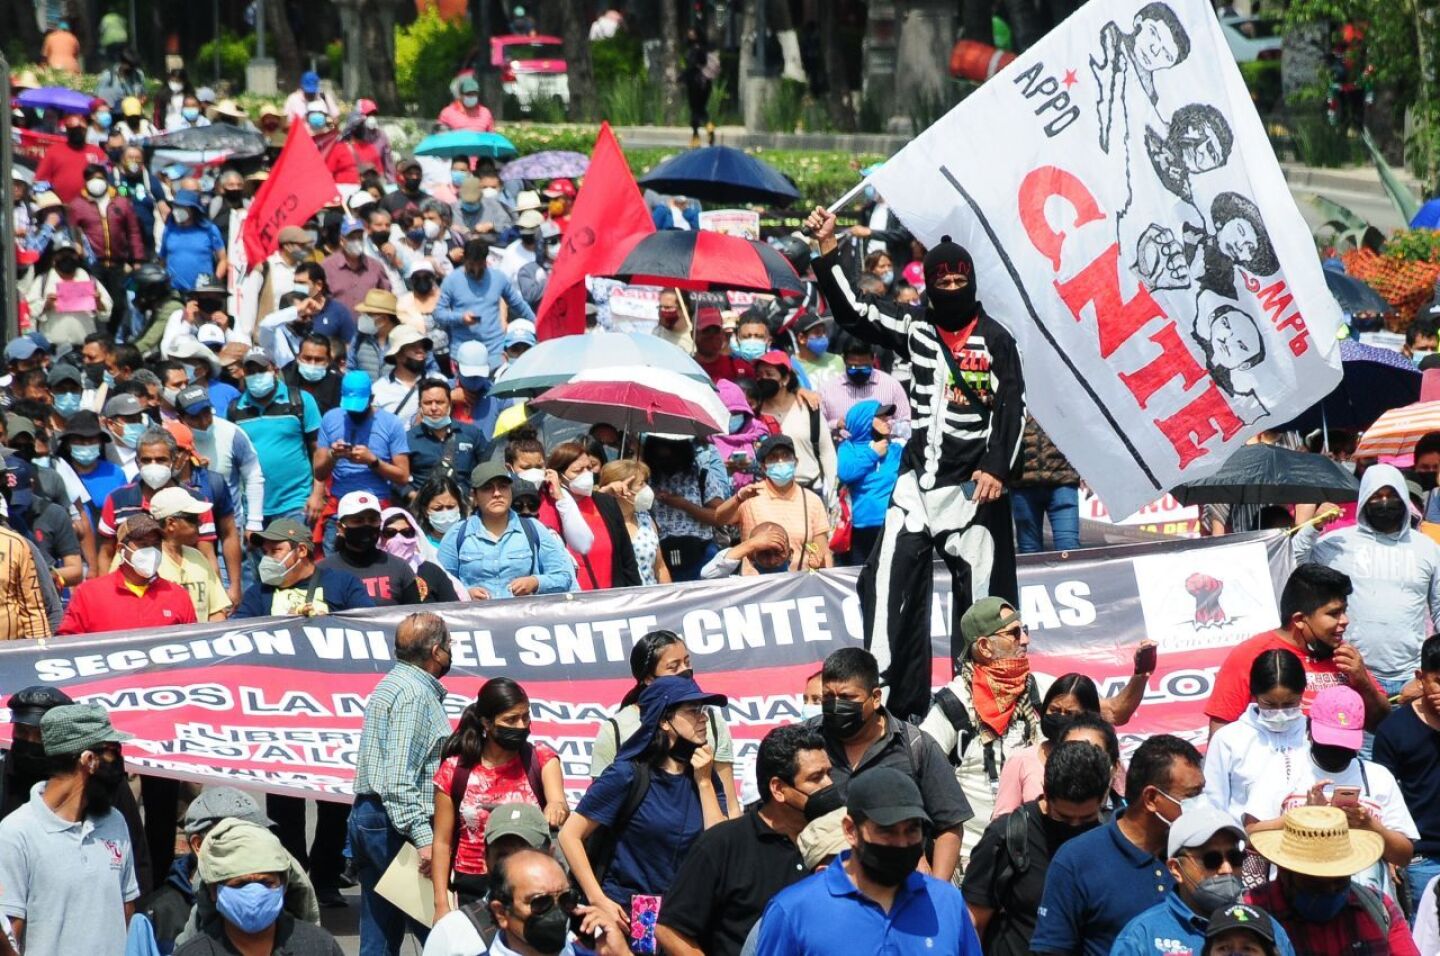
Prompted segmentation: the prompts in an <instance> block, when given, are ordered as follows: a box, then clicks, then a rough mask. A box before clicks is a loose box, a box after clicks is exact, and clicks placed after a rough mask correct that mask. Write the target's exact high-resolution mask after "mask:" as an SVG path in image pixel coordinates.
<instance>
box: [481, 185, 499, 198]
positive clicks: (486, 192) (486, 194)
mask: <svg viewBox="0 0 1440 956" xmlns="http://www.w3.org/2000/svg"><path fill="white" fill-rule="evenodd" d="M498 195H500V190H498V189H496V188H495V187H494V186H486V187H485V188H483V189H481V190H480V197H481V198H482V199H494V198H495V197H496V196H498Z"/></svg>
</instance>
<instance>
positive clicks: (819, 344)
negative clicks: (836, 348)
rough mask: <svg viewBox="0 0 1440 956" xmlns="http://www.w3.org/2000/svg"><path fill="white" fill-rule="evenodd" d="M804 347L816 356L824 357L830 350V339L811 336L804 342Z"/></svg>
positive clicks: (823, 336)
mask: <svg viewBox="0 0 1440 956" xmlns="http://www.w3.org/2000/svg"><path fill="white" fill-rule="evenodd" d="M806 347H807V348H808V349H810V351H811V352H814V353H815V354H816V355H824V354H825V352H826V350H827V349H829V348H830V337H829V336H826V335H812V336H810V338H809V339H808V340H807V341H806Z"/></svg>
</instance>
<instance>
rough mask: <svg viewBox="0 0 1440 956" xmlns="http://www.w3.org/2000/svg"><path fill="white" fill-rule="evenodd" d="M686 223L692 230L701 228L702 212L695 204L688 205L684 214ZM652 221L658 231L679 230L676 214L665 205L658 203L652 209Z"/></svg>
mask: <svg viewBox="0 0 1440 956" xmlns="http://www.w3.org/2000/svg"><path fill="white" fill-rule="evenodd" d="M683 215H684V216H685V221H686V222H688V223H689V224H690V228H691V229H692V230H696V229H699V228H700V210H699V209H697V208H696V207H695V204H694V203H686V204H685V211H684V213H683ZM650 221H651V222H653V223H654V224H655V228H656V229H678V228H679V227H678V226H676V225H675V214H674V213H673V212H671V211H670V207H669V206H668V205H666V204H665V203H663V202H662V203H656V204H655V205H653V206H651V207H650Z"/></svg>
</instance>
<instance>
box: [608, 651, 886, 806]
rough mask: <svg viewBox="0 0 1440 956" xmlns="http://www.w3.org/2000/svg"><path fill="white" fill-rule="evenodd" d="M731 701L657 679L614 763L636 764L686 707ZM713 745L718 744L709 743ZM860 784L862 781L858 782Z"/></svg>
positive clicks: (676, 680)
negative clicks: (668, 718) (670, 718)
mask: <svg viewBox="0 0 1440 956" xmlns="http://www.w3.org/2000/svg"><path fill="white" fill-rule="evenodd" d="M727 702H728V698H727V697H726V696H725V695H724V694H711V693H707V692H706V691H703V690H701V689H700V685H699V684H697V683H695V681H694V680H693V679H692V678H689V677H681V676H679V675H669V676H666V677H657V678H655V680H653V681H651V683H650V685H649V686H648V687H646V688H645V689H644V690H642V691H641V692H640V699H639V700H638V701H636V703H637V704H638V705H639V707H640V726H639V728H638V729H637V730H636V731H635V732H634V733H633V734H631V735H630V736H629V737H628V738H627V739H626V741H625V744H624V746H622V747H621V748H620V752H619V753H618V754H616V755H615V762H616V763H619V762H621V761H623V760H635V759H637V758H639V757H640V755H641V754H644V753H645V752H646V751H648V750H649V749H650V747H651V745H652V743H653V742H654V740H655V734H656V732H657V731H658V730H659V729H660V724H661V722H662V721H663V720H664V719H665V715H666V714H669V713H673V712H674V710H675V708H677V707H680V706H682V705H684V704H700V705H701V706H705V707H724V706H725V704H726V703H727ZM709 742H710V744H711V745H714V743H715V741H713V740H711V741H709ZM856 779H857V780H858V779H859V777H857V778H856Z"/></svg>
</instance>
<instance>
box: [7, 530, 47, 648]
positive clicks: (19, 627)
mask: <svg viewBox="0 0 1440 956" xmlns="http://www.w3.org/2000/svg"><path fill="white" fill-rule="evenodd" d="M0 596H3V597H0V640H7V641H11V640H16V639H19V638H25V637H49V636H50V620H49V618H47V617H46V616H45V595H44V594H43V593H42V592H41V590H40V571H39V569H38V568H37V567H36V565H35V554H34V552H33V551H31V550H30V544H29V543H28V542H27V541H26V540H25V539H24V538H22V537H20V535H18V534H16V533H15V532H14V531H11V530H10V529H9V528H0Z"/></svg>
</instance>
